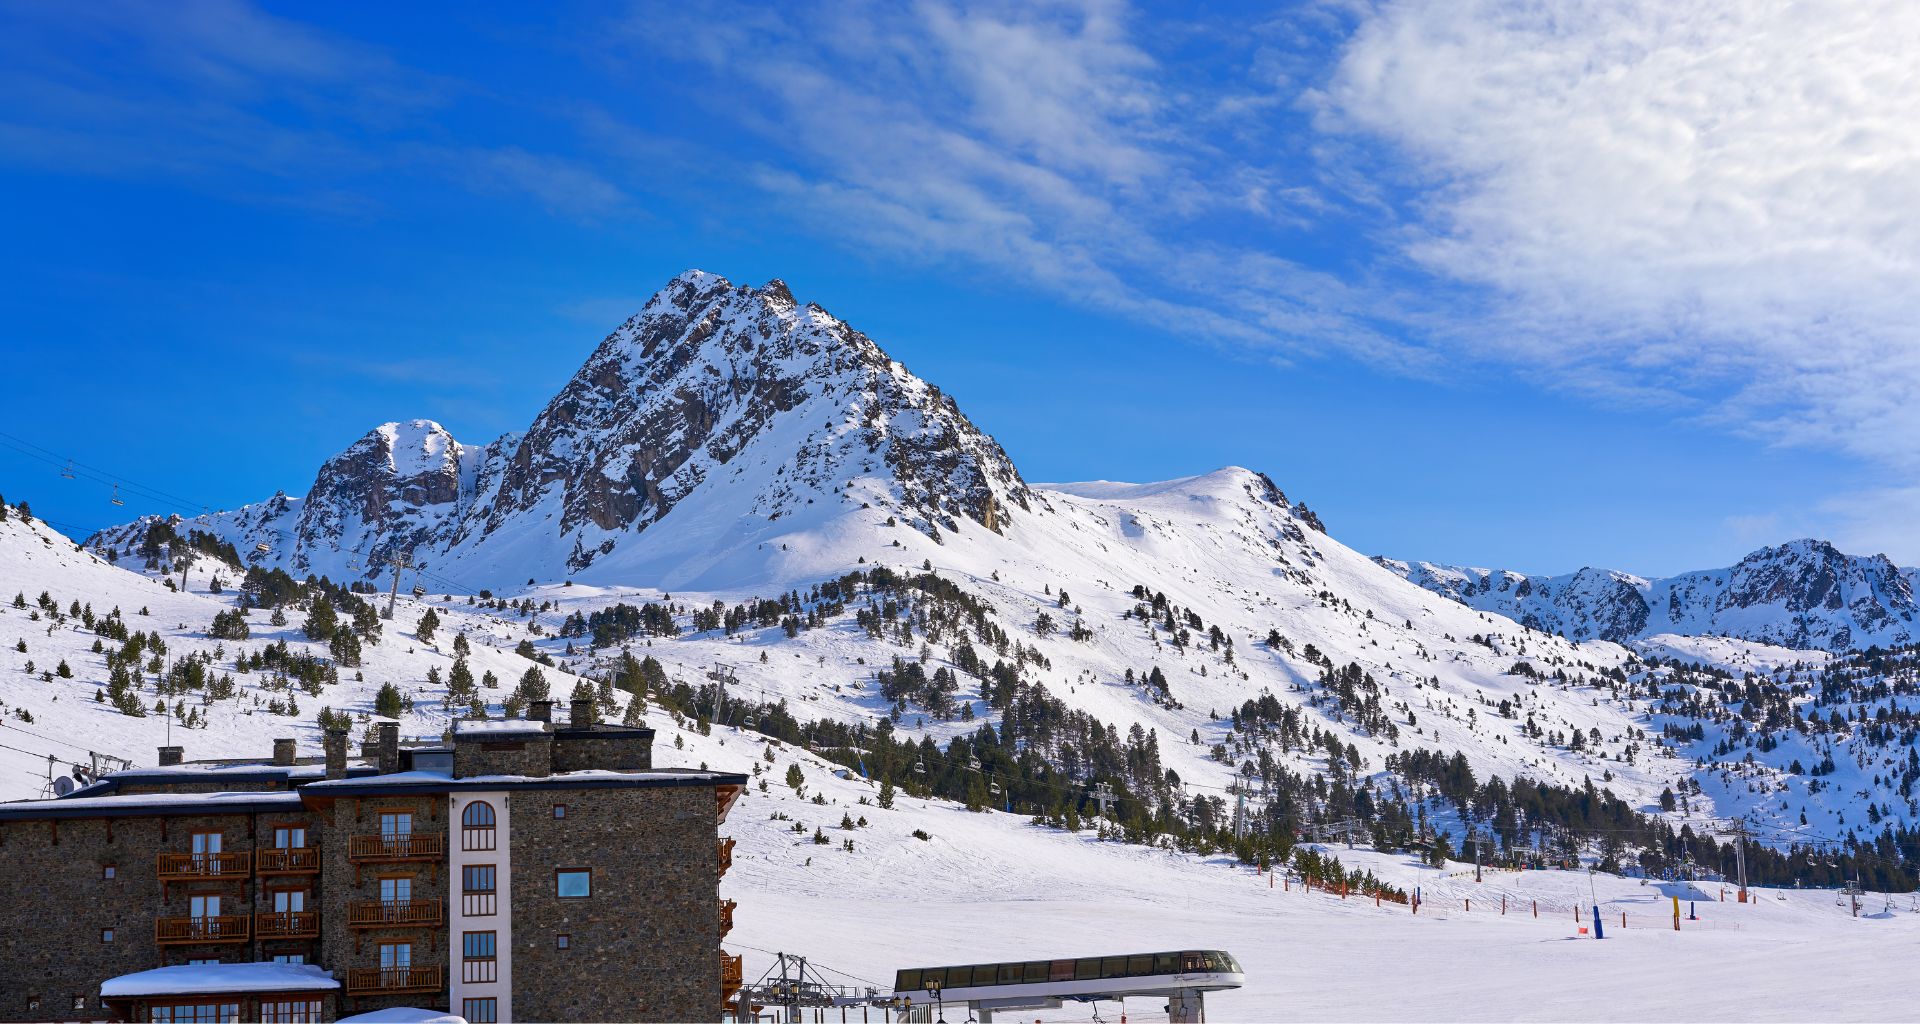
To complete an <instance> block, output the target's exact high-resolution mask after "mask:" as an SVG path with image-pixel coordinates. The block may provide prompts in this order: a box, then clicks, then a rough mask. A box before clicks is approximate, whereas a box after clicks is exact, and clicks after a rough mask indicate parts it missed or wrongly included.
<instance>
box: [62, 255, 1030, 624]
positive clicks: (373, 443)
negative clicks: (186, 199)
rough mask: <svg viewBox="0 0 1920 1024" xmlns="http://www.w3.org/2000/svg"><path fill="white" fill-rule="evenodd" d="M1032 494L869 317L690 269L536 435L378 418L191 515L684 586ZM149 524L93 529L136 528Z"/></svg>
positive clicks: (362, 559) (313, 545)
mask: <svg viewBox="0 0 1920 1024" xmlns="http://www.w3.org/2000/svg"><path fill="white" fill-rule="evenodd" d="M1028 501H1029V492H1028V488H1027V486H1026V484H1025V483H1024V482H1023V481H1022V480H1021V479H1020V474H1019V472H1018V471H1017V470H1015V469H1014V467H1013V464H1012V462H1011V461H1009V460H1008V458H1007V456H1006V453H1005V452H1003V451H1001V449H1000V446H999V445H998V444H996V443H994V441H993V439H992V438H990V437H988V436H987V435H985V434H983V433H982V432H980V431H979V430H978V429H976V428H975V427H974V426H973V424H972V423H970V422H969V421H968V420H967V418H966V416H965V415H964V414H962V413H961V412H960V409H959V407H958V406H957V405H955V403H954V401H953V399H952V397H950V396H948V395H944V394H942V393H941V392H940V389H939V388H937V387H933V386H931V385H929V384H927V383H926V382H925V381H922V380H920V379H919V378H918V377H915V376H914V375H913V374H911V373H909V372H907V370H906V368H905V367H903V366H901V365H900V364H899V363H897V362H895V361H893V360H892V359H890V358H889V357H888V356H887V355H886V353H884V352H882V351H881V350H880V348H879V346H877V345H875V344H874V343H873V341H872V340H871V339H869V338H868V337H867V336H866V335H864V334H861V333H859V332H858V331H855V330H853V329H852V328H850V327H848V326H847V325H846V324H845V323H843V322H841V321H840V320H838V319H835V318H834V317H833V316H831V315H829V314H828V313H827V312H826V311H825V310H823V309H821V308H820V307H818V306H815V305H811V304H809V305H806V306H801V305H799V304H798V303H796V302H795V300H794V298H793V295H792V294H791V293H790V292H789V291H788V290H787V287H786V285H785V284H783V283H781V282H780V281H771V282H769V283H768V284H766V285H765V286H763V287H759V288H752V287H742V286H735V285H733V284H731V283H729V282H728V281H727V280H726V279H724V278H721V277H718V276H716V275H713V274H707V273H702V272H700V271H689V272H688V273H685V274H682V275H680V276H679V277H677V278H675V279H674V280H673V281H672V282H670V283H669V284H668V285H667V286H666V288H664V289H662V290H661V291H660V292H659V293H658V294H657V295H655V296H654V297H653V298H652V299H651V300H650V301H649V302H648V303H647V304H646V306H645V308H644V309H642V310H641V311H640V312H639V313H638V314H636V315H635V316H634V317H633V318H631V319H629V320H628V321H627V322H626V323H624V324H622V325H621V326H620V327H619V329H618V330H616V331H614V332H613V333H612V334H611V335H609V336H608V337H607V338H606V339H605V340H604V341H602V342H601V343H600V346H599V347H598V348H597V349H596V350H595V351H594V352H593V354H592V355H591V356H590V357H589V358H588V359H587V361H586V363H585V364H584V365H583V366H581V368H580V370H579V372H577V373H576V374H574V376H573V379H572V380H571V381H569V382H568V383H567V385H566V387H564V388H563V389H561V391H560V393H559V394H557V395H555V396H554V398H553V400H552V401H550V402H548V403H547V406H546V408H545V409H543V410H541V412H540V414H539V415H538V416H537V417H535V419H534V421H533V423H532V424H531V425H530V426H529V427H528V428H527V430H526V431H525V432H524V433H521V434H509V435H507V436H504V437H501V438H499V439H497V440H495V441H493V442H492V443H490V444H487V445H485V446H473V445H463V444H461V443H460V442H459V441H457V440H455V439H454V438H453V437H452V436H451V435H450V434H449V433H448V432H447V431H446V429H445V428H443V427H441V426H440V425H439V424H437V423H433V422H431V421H427V420H414V421H411V422H406V423H387V424H383V425H381V426H379V427H376V428H374V429H373V430H372V431H370V432H369V433H368V434H367V435H366V436H365V437H363V438H361V439H360V440H359V441H357V442H355V443H354V444H353V445H352V446H350V447H349V448H347V450H345V451H343V452H341V453H340V454H339V455H336V456H334V457H333V458H331V459H329V460H327V462H326V464H325V465H323V466H322V467H321V468H320V473H319V475H318V476H317V477H316V478H315V480H314V483H313V486H312V487H311V488H310V489H309V490H308V492H307V495H306V497H305V498H303V499H295V498H290V497H288V496H286V495H285V494H277V495H275V496H274V497H272V498H271V499H268V500H267V501H265V502H261V503H258V504H253V505H247V506H244V507H242V508H240V509H237V510H234V511H231V512H220V513H215V514H211V515H205V516H199V517H195V518H194V519H191V520H188V521H187V522H186V524H185V525H184V526H183V527H182V532H185V531H187V530H202V531H205V532H208V533H212V534H215V535H217V536H219V537H221V538H222V539H224V540H228V541H231V542H232V543H233V544H234V545H235V546H236V547H237V548H239V549H240V550H245V551H254V550H255V549H256V547H257V546H258V545H266V546H267V548H268V549H269V550H268V551H267V552H265V553H263V554H261V556H260V558H259V559H258V561H259V563H260V564H263V565H267V566H272V567H277V568H283V569H286V570H288V571H289V572H291V573H293V574H294V575H295V576H296V577H299V576H305V575H307V574H315V575H326V576H329V577H330V578H332V579H335V580H347V579H356V578H373V577H376V576H378V575H379V574H380V573H381V572H382V571H384V569H385V568H386V566H387V565H388V564H389V563H390V561H391V560H393V559H395V558H401V557H410V558H411V559H412V561H413V562H414V564H416V565H419V566H423V567H425V568H427V569H428V570H429V571H431V572H433V573H435V574H436V575H438V576H440V577H442V578H445V579H449V580H458V581H459V582H461V583H463V584H471V585H472V586H474V587H479V588H490V589H504V588H505V587H507V586H510V585H514V584H518V583H521V582H523V581H525V580H528V579H542V580H549V579H555V578H560V577H568V578H574V579H578V580H581V581H605V582H614V581H628V580H635V579H647V580H654V579H659V580H663V581H665V582H668V583H670V584H673V585H676V586H682V587H684V586H690V585H695V584H700V585H716V584H718V585H725V584H732V583H746V582H763V581H766V580H768V579H771V578H773V577H774V576H777V575H778V572H777V571H775V572H774V573H773V574H772V575H768V574H767V573H766V572H765V571H764V570H766V569H768V568H769V567H768V566H765V565H763V564H761V563H762V562H763V561H764V560H762V559H758V558H754V559H750V560H748V563H746V564H743V563H742V561H741V559H740V558H739V557H738V556H739V552H740V551H742V550H749V551H751V550H756V549H757V548H758V546H759V545H760V543H761V542H763V541H764V540H765V539H767V538H768V537H771V536H774V535H776V534H780V533H792V532H798V531H803V530H805V529H808V528H810V527H814V526H819V525H822V524H824V523H827V522H830V521H833V520H837V519H845V518H847V517H848V515H849V513H852V512H865V513H867V514H865V515H861V516H855V517H854V518H856V519H859V520H860V521H862V522H863V523H864V524H865V525H866V526H869V527H871V526H876V525H878V524H879V523H881V522H883V521H889V520H891V521H894V522H898V521H901V520H904V521H905V524H906V525H907V526H909V527H912V528H914V529H917V530H920V531H923V532H925V533H927V534H928V535H929V536H934V537H938V536H939V535H940V533H941V532H942V531H951V530H954V529H956V528H957V524H958V523H959V522H960V521H961V520H968V521H971V522H974V523H977V524H980V525H982V526H984V527H985V528H987V529H989V530H999V529H1001V528H1002V524H1003V523H1004V522H1005V521H1006V520H1007V519H1008V518H1009V517H1011V516H1016V515H1018V514H1019V513H1020V512H1021V511H1023V510H1025V509H1026V508H1027V505H1028ZM148 525H149V521H146V520H143V521H140V522H136V523H133V524H129V525H128V526H126V527H121V528H118V529H113V530H108V531H105V532H103V533H102V534H101V535H99V536H98V537H96V538H94V544H95V546H96V547H102V546H121V547H125V546H127V545H129V544H131V543H135V542H136V541H137V539H138V537H139V536H140V535H142V534H143V533H144V531H145V529H146V527H147V526H148ZM774 561H776V562H777V561H779V560H778V559H775V560H774ZM773 568H776V570H777V567H773ZM756 576H757V577H758V578H757V579H756Z"/></svg>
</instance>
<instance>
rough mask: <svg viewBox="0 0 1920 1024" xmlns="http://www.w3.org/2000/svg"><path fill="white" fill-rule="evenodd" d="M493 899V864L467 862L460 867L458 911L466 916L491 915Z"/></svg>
mask: <svg viewBox="0 0 1920 1024" xmlns="http://www.w3.org/2000/svg"><path fill="white" fill-rule="evenodd" d="M496 905H497V902H496V900H495V890H494V874H493V865H491V864H468V865H467V866H465V867H463V868H461V869H460V912H461V913H462V914H463V915H465V916H467V917H492V916H493V914H494V913H495V907H496Z"/></svg>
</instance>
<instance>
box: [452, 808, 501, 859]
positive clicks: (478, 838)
mask: <svg viewBox="0 0 1920 1024" xmlns="http://www.w3.org/2000/svg"><path fill="white" fill-rule="evenodd" d="M493 835H494V833H493V805H492V804H490V803H487V802H486V801H485V800H475V801H472V802H471V803H469V804H467V808H466V810H464V811H461V812H460V848H461V849H463V850H491V849H493V848H494V845H493V844H494V839H493Z"/></svg>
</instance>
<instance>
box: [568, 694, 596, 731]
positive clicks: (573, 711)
mask: <svg viewBox="0 0 1920 1024" xmlns="http://www.w3.org/2000/svg"><path fill="white" fill-rule="evenodd" d="M593 719H594V715H593V701H592V700H575V701H574V702H573V706H572V707H571V708H569V709H568V712H567V720H568V724H569V725H572V726H573V727H574V728H575V729H586V728H590V727H592V725H593Z"/></svg>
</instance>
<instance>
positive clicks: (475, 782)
mask: <svg viewBox="0 0 1920 1024" xmlns="http://www.w3.org/2000/svg"><path fill="white" fill-rule="evenodd" d="M744 779H745V777H744V776H742V775H739V774H738V773H734V772H717V771H705V770H702V769H698V768H654V769H651V770H648V771H632V772H620V771H611V770H605V769H595V770H589V771H577V772H554V773H553V774H552V775H470V776H466V777H463V778H458V779H456V778H454V777H452V776H450V775H447V774H445V773H443V772H420V771H415V772H392V773H390V774H387V775H372V776H367V777H365V778H358V779H327V780H326V781H324V782H312V783H308V784H307V785H305V786H302V787H301V789H302V790H304V791H307V792H330V791H333V790H341V789H344V790H354V789H370V788H386V787H405V786H425V787H432V788H434V789H499V788H503V787H509V786H530V787H546V788H553V789H564V788H566V787H568V786H580V787H583V788H591V787H595V786H607V785H649V784H651V785H676V784H679V785H692V784H698V783H726V784H737V783H739V782H742V781H744Z"/></svg>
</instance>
